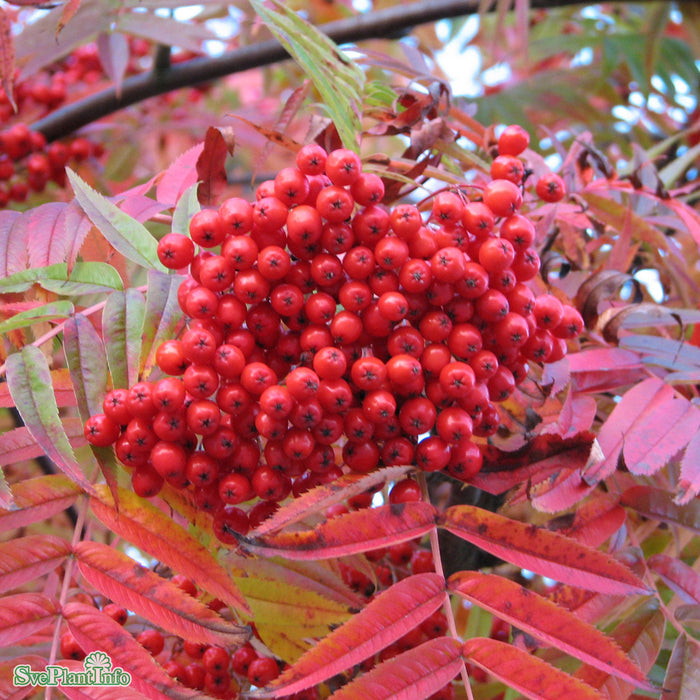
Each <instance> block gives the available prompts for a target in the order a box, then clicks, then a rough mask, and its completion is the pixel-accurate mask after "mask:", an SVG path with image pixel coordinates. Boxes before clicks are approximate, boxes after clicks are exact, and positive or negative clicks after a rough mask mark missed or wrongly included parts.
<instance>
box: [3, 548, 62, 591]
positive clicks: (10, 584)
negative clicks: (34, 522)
mask: <svg viewBox="0 0 700 700" xmlns="http://www.w3.org/2000/svg"><path fill="white" fill-rule="evenodd" d="M69 554H70V544H68V542H66V541H65V540H62V539H61V538H60V537H54V536H53V535H28V536H27V537H17V538H15V539H14V540H10V541H9V542H1V543H0V593H4V592H5V591H9V590H12V589H13V588H17V586H21V585H22V584H23V583H27V581H33V580H34V579H35V578H38V577H39V576H43V575H44V574H47V573H49V571H53V570H54V569H55V568H56V567H57V566H59V565H60V564H62V563H63V562H64V561H65V559H66V557H67V556H68V555H69Z"/></svg>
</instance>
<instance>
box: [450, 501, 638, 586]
mask: <svg viewBox="0 0 700 700" xmlns="http://www.w3.org/2000/svg"><path fill="white" fill-rule="evenodd" d="M441 525H442V526H443V527H444V528H445V529H446V530H448V531H449V532H451V533H453V534H454V535H457V536H458V537H461V538H462V539H464V540H466V541H467V542H471V543H472V544H474V545H476V546H477V547H480V548H481V549H483V550H485V551H487V552H489V553H490V554H493V555H494V556H497V557H500V558H501V559H504V560H505V561H507V562H510V563H511V564H515V565H516V566H519V567H522V568H524V569H528V570H530V571H534V572H535V573H538V574H541V575H542V576H548V577H549V578H552V579H554V580H555V581H561V582H562V583H568V584H571V585H572V586H579V587H581V588H586V589H588V590H591V591H598V592H599V593H613V594H614V593H619V594H623V595H625V594H630V593H643V594H647V593H649V589H648V588H647V587H646V586H645V585H644V582H643V581H641V580H640V579H639V578H638V577H637V576H635V575H634V574H633V573H632V571H630V569H628V568H627V567H626V566H624V565H623V564H621V563H620V562H618V561H616V560H615V559H613V558H612V557H611V556H609V555H607V554H604V553H602V552H599V551H597V550H595V549H591V548H590V547H586V546H585V545H582V544H579V543H578V542H576V541H575V540H572V539H570V538H568V537H564V536H563V535H560V534H558V533H556V532H550V531H548V530H543V529H541V528H538V527H537V526H535V525H528V524H525V523H521V522H518V521H517V520H511V519H510V518H506V517H504V516H502V515H497V514H496V513H491V512H489V511H486V510H483V509H481V508H477V507H476V506H467V505H463V506H452V507H450V508H448V509H447V510H446V511H445V514H444V516H443V518H442V520H441Z"/></svg>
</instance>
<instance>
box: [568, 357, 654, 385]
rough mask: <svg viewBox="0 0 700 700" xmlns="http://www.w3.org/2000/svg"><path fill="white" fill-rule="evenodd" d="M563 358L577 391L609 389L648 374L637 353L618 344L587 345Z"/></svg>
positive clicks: (635, 380) (634, 381) (634, 382)
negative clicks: (590, 346) (608, 345)
mask: <svg viewBox="0 0 700 700" xmlns="http://www.w3.org/2000/svg"><path fill="white" fill-rule="evenodd" d="M566 362H567V363H568V365H569V371H570V373H571V382H572V385H573V388H574V390H575V391H578V392H584V391H585V392H603V391H611V390H613V389H617V388H619V387H621V386H626V385H628V384H636V383H637V382H639V381H641V380H642V379H643V378H645V377H647V376H648V372H647V369H646V368H645V367H644V365H643V363H642V361H641V360H640V358H639V355H637V353H634V352H630V351H629V350H622V349H620V348H592V349H587V350H584V351H582V352H576V353H572V354H571V355H567V357H566Z"/></svg>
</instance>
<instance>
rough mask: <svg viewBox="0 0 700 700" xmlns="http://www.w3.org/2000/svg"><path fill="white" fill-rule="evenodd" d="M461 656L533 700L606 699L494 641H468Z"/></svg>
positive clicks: (537, 661)
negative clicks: (563, 699)
mask: <svg viewBox="0 0 700 700" xmlns="http://www.w3.org/2000/svg"><path fill="white" fill-rule="evenodd" d="M462 655H463V656H464V658H465V659H467V660H468V661H469V662H470V663H472V664H474V665H476V666H478V667H479V668H483V669H484V671H487V672H488V673H490V674H491V675H493V676H496V678H498V679H499V680H500V681H503V683H506V684H507V685H508V686H509V687H511V688H514V689H515V690H516V691H518V692H519V693H522V694H523V695H524V696H525V697H527V698H532V700H562V698H576V700H607V699H606V698H605V696H604V695H601V694H600V693H599V692H598V691H597V690H596V689H595V688H591V687H590V686H589V685H586V684H585V683H583V682H582V681H580V680H578V679H577V678H572V677H571V676H570V675H569V674H568V673H565V672H564V671H560V670H559V669H558V668H554V666H550V665H549V664H548V663H547V662H546V661H542V659H538V658H537V657H536V656H531V655H530V654H528V653H527V652H526V651H523V650H522V649H517V648H516V647H514V646H511V645H510V644H506V643H504V642H499V641H496V640H495V639H488V638H483V637H475V638H474V639H470V640H468V641H467V642H465V644H464V646H463V647H462Z"/></svg>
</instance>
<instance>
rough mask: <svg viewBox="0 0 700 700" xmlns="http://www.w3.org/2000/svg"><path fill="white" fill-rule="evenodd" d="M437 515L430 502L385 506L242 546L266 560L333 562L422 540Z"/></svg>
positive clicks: (252, 539) (250, 539) (246, 540)
mask: <svg viewBox="0 0 700 700" xmlns="http://www.w3.org/2000/svg"><path fill="white" fill-rule="evenodd" d="M436 513H437V511H436V510H435V508H434V507H433V506H432V505H431V504H430V503H423V502H416V503H400V504H396V505H394V504H392V505H385V506H379V507H378V508H366V509H363V510H356V511H353V512H351V513H346V514H344V515H340V516H337V517H335V518H332V519H331V520H328V521H326V522H325V523H322V524H321V525H318V526H317V527H316V528H314V529H313V530H302V531H296V532H280V533H278V534H275V535H267V536H265V537H242V538H241V539H240V543H241V547H242V548H243V549H245V550H247V551H249V552H252V553H254V554H260V555H262V556H266V557H268V556H273V555H275V554H279V555H281V556H284V557H286V558H288V559H334V558H336V557H341V556H344V555H346V554H355V553H357V552H369V551H371V550H373V549H381V548H382V547H387V546H391V545H392V544H398V543H399V542H406V541H407V540H412V539H414V538H415V537H420V536H421V535H424V534H425V533H426V532H429V531H430V530H432V528H433V527H435V517H436Z"/></svg>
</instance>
